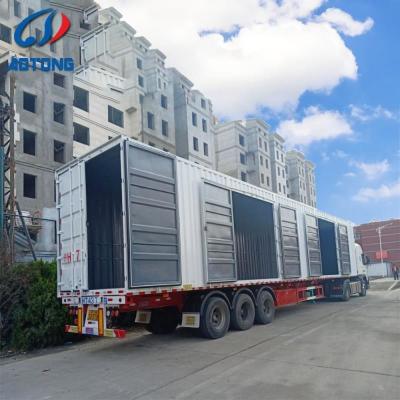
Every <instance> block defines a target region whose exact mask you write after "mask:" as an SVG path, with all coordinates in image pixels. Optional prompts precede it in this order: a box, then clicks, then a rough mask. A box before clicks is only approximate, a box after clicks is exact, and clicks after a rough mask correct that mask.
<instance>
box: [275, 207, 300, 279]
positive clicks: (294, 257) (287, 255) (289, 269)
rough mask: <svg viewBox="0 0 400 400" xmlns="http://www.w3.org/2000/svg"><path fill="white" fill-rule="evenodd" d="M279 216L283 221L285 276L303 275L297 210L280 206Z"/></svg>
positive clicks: (282, 239)
mask: <svg viewBox="0 0 400 400" xmlns="http://www.w3.org/2000/svg"><path fill="white" fill-rule="evenodd" d="M279 216H280V222H281V243H282V261H283V276H284V277H285V278H297V277H299V276H301V269H300V250H299V235H298V230H297V216H296V210H293V209H291V208H287V207H282V206H280V207H279Z"/></svg>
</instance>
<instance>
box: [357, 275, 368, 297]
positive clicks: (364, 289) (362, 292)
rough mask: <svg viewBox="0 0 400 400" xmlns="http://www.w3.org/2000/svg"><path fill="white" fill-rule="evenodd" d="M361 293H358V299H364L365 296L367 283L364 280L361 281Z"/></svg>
mask: <svg viewBox="0 0 400 400" xmlns="http://www.w3.org/2000/svg"><path fill="white" fill-rule="evenodd" d="M360 283H361V291H360V293H359V295H360V297H364V296H366V295H367V282H365V280H364V279H361V281H360Z"/></svg>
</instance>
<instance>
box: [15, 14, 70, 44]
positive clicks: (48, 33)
mask: <svg viewBox="0 0 400 400" xmlns="http://www.w3.org/2000/svg"><path fill="white" fill-rule="evenodd" d="M45 14H49V16H48V17H47V18H46V21H45V23H44V34H43V37H42V38H41V39H40V40H39V41H38V42H37V40H36V38H35V37H34V36H29V37H28V38H26V39H22V34H23V32H24V30H25V28H26V27H27V26H28V25H29V24H30V23H31V22H32V21H34V20H35V19H37V18H39V17H41V16H42V15H45ZM56 14H57V11H56V10H53V9H52V8H45V9H43V10H39V11H37V12H35V13H33V14H31V15H29V16H28V17H26V18H25V19H23V20H22V21H21V22H20V23H19V24H18V26H17V28H16V29H15V33H14V40H15V42H16V43H17V44H18V46H20V47H30V46H33V45H34V44H36V45H37V46H39V47H40V46H44V45H45V44H47V43H49V44H52V43H55V42H57V40H60V39H61V38H62V37H63V36H64V35H65V34H66V33H67V32H68V30H69V28H70V27H71V21H70V20H69V19H68V17H67V16H66V15H65V14H63V13H61V26H60V28H59V29H58V31H57V33H56V34H55V35H54V36H53V19H54V16H55V15H56Z"/></svg>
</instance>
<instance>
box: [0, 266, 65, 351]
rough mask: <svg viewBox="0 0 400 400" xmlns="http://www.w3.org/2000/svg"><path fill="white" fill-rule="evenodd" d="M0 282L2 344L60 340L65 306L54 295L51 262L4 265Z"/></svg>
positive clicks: (26, 345)
mask: <svg viewBox="0 0 400 400" xmlns="http://www.w3.org/2000/svg"><path fill="white" fill-rule="evenodd" d="M0 282H1V283H0V313H1V330H2V342H1V345H2V347H4V346H7V347H12V348H14V349H21V350H27V349H33V348H40V347H45V346H49V345H55V344H60V343H62V342H63V340H64V324H65V321H66V317H67V310H66V308H65V307H63V306H62V305H61V303H60V301H59V299H57V296H56V293H57V267H56V264H55V263H54V262H53V263H46V262H43V261H38V262H33V263H29V264H20V265H16V266H12V267H7V266H4V267H2V268H1V273H0Z"/></svg>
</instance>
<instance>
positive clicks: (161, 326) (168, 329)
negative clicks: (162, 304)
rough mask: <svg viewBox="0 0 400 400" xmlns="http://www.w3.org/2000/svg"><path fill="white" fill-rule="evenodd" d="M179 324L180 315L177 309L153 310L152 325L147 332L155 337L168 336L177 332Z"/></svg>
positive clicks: (147, 327) (149, 325)
mask: <svg viewBox="0 0 400 400" xmlns="http://www.w3.org/2000/svg"><path fill="white" fill-rule="evenodd" d="M178 324H179V313H178V311H177V310H176V308H160V309H158V310H152V312H151V319H150V323H149V324H147V325H146V330H147V331H149V332H151V333H154V334H155V335H167V334H169V333H172V332H174V331H175V329H176V327H177V326H178Z"/></svg>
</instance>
